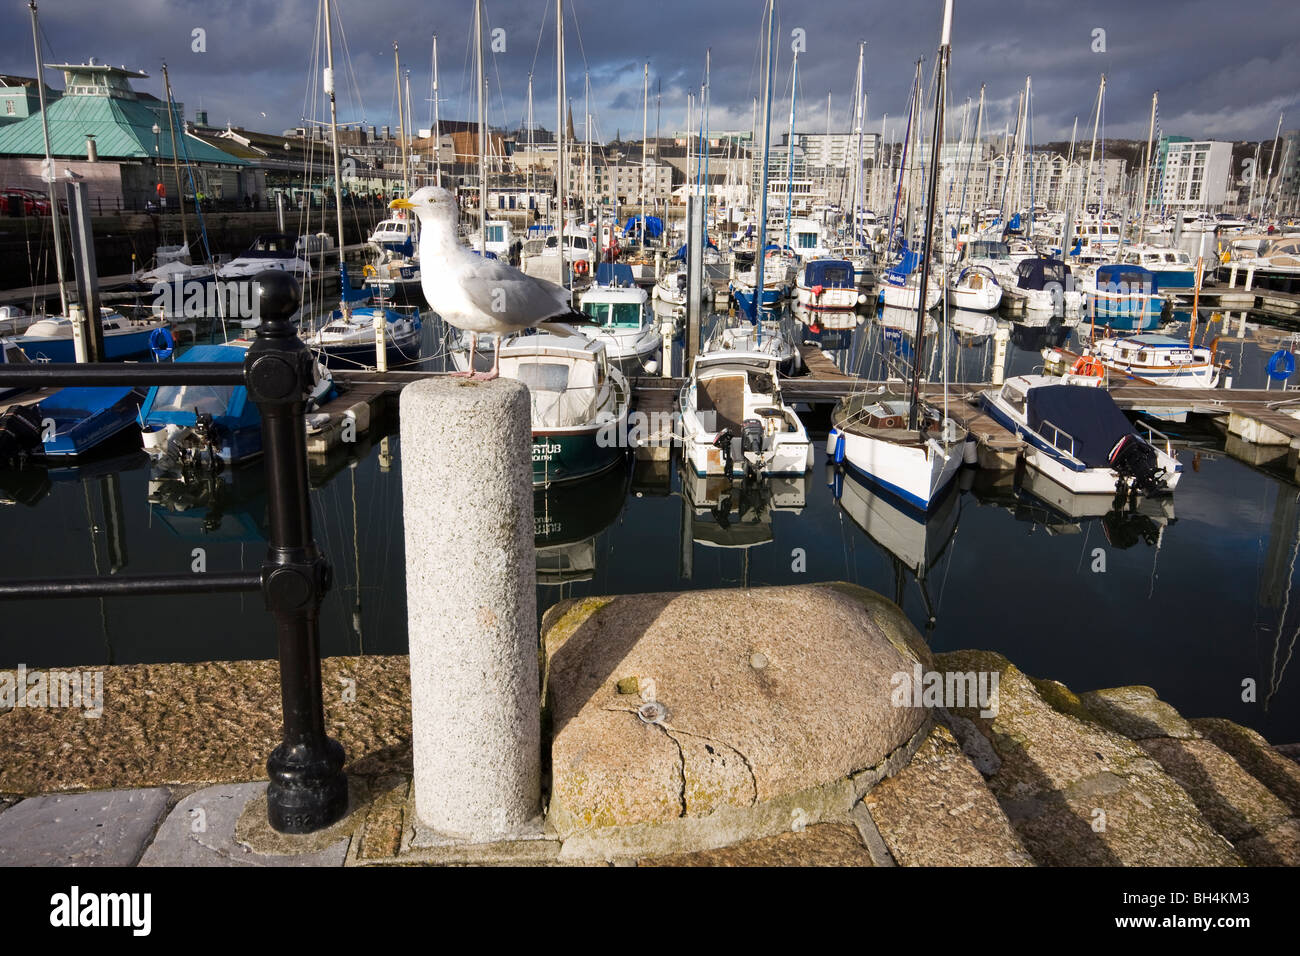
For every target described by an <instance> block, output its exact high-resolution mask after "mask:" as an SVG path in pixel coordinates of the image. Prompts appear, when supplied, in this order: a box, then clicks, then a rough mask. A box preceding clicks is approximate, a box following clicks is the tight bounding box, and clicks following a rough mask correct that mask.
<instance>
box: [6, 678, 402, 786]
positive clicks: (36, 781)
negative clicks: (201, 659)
mask: <svg viewBox="0 0 1300 956" xmlns="http://www.w3.org/2000/svg"><path fill="white" fill-rule="evenodd" d="M322 686H323V690H324V700H325V728H326V732H327V733H329V734H330V735H331V736H332V737H334V738H335V739H337V740H338V741H339V742H340V743H341V744H343V748H344V750H345V751H346V752H347V755H348V761H349V762H348V766H347V767H345V768H344V769H345V770H347V771H348V772H349V773H362V774H376V775H377V774H382V773H393V772H396V773H408V774H409V773H410V772H411V684H410V675H409V671H408V667H407V659H406V658H405V657H404V656H403V657H380V656H368V657H335V658H327V659H326V660H325V661H323V662H322ZM280 733H281V717H280V674H279V665H278V664H277V663H276V662H275V661H228V662H227V661H219V662H210V663H202V664H136V665H127V666H121V667H107V668H104V713H103V716H102V717H99V718H98V719H86V718H85V717H83V716H82V715H81V712H80V711H78V710H76V709H75V708H64V709H57V708H54V709H49V708H47V709H40V708H12V709H10V710H9V711H7V712H5V713H0V753H3V754H4V759H3V760H0V791H3V792H5V793H12V794H37V793H52V792H57V791H60V790H112V789H119V788H126V787H147V786H162V785H166V784H196V783H197V784H202V783H229V782H232V781H241V780H258V779H262V780H264V779H266V758H267V757H268V756H269V755H270V753H271V751H272V750H273V749H274V748H275V746H276V745H277V744H279V742H280Z"/></svg>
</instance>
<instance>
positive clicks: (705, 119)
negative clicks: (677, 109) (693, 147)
mask: <svg viewBox="0 0 1300 956" xmlns="http://www.w3.org/2000/svg"><path fill="white" fill-rule="evenodd" d="M712 62H713V47H707V48H705V50H704V90H703V92H702V93H701V95H700V109H701V113H702V126H703V129H704V135H703V136H701V137H700V149H701V150H703V154H704V173H703V175H702V176H701V180H702V182H703V190H702V192H703V195H704V240H703V242H704V245H705V246H706V247H707V246H708V244H709V94H710V92H711V90H710V89H709V70H710V67H711V65H712Z"/></svg>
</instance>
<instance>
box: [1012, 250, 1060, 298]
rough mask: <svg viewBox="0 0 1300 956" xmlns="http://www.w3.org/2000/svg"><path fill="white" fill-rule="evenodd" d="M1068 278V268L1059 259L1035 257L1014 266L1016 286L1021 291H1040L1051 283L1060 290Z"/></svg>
mask: <svg viewBox="0 0 1300 956" xmlns="http://www.w3.org/2000/svg"><path fill="white" fill-rule="evenodd" d="M1069 278H1070V267H1069V266H1067V265H1066V264H1065V263H1064V262H1062V261H1061V260H1060V259H1051V258H1048V257H1047V256H1037V257H1035V258H1033V259H1022V260H1021V262H1020V265H1018V266H1016V286H1017V287H1018V288H1021V289H1032V290H1042V289H1046V288H1047V287H1048V285H1050V284H1051V283H1056V285H1057V286H1058V287H1060V288H1062V289H1064V288H1065V287H1066V282H1067V280H1068V279H1069Z"/></svg>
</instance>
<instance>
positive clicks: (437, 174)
mask: <svg viewBox="0 0 1300 956" xmlns="http://www.w3.org/2000/svg"><path fill="white" fill-rule="evenodd" d="M532 79H533V75H532V74H531V73H530V74H528V82H529V87H528V89H529V100H528V102H529V104H530V107H531V104H532V95H531V94H532V85H531V84H532ZM433 168H434V183H435V184H437V185H438V186H441V185H442V129H441V125H440V123H439V116H438V34H436V33H435V34H434V35H433Z"/></svg>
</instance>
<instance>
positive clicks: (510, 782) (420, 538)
mask: <svg viewBox="0 0 1300 956" xmlns="http://www.w3.org/2000/svg"><path fill="white" fill-rule="evenodd" d="M399 408H400V413H399V417H400V419H401V438H402V519H403V525H404V527H405V532H406V535H405V539H406V616H407V635H408V642H409V645H410V667H411V732H412V738H411V739H412V749H413V756H414V769H415V781H414V784H415V812H416V815H417V817H418V818H419V821H420V822H421V823H422V824H423V825H424V826H426V827H428V828H430V829H431V830H434V831H436V832H437V833H438V834H441V835H443V836H447V837H451V838H454V839H459V840H466V841H469V842H474V843H482V842H486V841H490V840H492V839H495V838H501V837H504V836H509V835H512V834H519V833H520V832H521V831H522V830H524V829H525V828H526V826H527V824H529V822H530V821H532V820H534V819H535V818H536V817H537V816H538V814H539V813H540V810H541V710H540V706H539V689H538V685H539V683H540V682H539V679H538V663H537V640H538V637H537V592H536V587H537V557H536V550H535V545H534V539H533V483H532V477H533V465H532V454H533V452H532V450H531V449H532V448H533V444H532V430H531V418H530V415H529V408H530V401H529V392H528V388H527V387H526V386H524V385H523V384H521V383H520V382H517V381H513V380H511V379H504V378H501V379H496V380H494V381H490V382H466V381H465V380H463V379H459V380H458V379H452V378H433V379H425V380H423V381H419V382H416V383H414V384H412V385H408V386H407V387H406V388H405V389H403V391H402V396H401V400H400V406H399Z"/></svg>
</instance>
